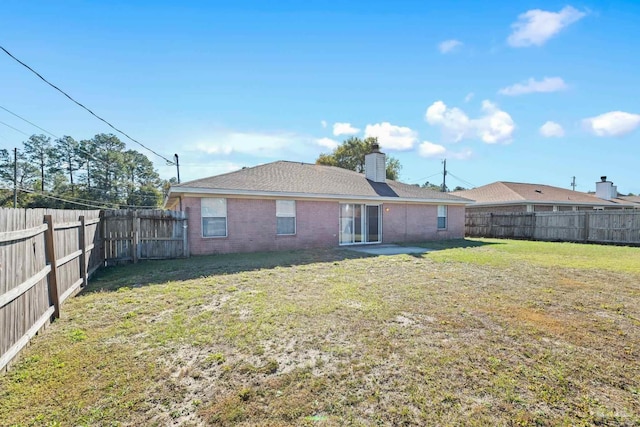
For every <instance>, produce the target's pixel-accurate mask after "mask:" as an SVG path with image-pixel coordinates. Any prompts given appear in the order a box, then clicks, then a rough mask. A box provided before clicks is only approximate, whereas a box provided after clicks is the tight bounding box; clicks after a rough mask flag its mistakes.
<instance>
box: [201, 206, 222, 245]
mask: <svg viewBox="0 0 640 427" xmlns="http://www.w3.org/2000/svg"><path fill="white" fill-rule="evenodd" d="M200 213H201V217H202V237H226V236H227V199H223V198H213V197H203V198H202V199H200Z"/></svg>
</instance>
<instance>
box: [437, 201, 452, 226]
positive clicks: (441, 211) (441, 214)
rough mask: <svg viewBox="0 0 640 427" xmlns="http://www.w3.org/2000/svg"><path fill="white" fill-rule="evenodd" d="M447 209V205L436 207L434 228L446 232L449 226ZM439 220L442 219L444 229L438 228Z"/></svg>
mask: <svg viewBox="0 0 640 427" xmlns="http://www.w3.org/2000/svg"><path fill="white" fill-rule="evenodd" d="M448 211H449V209H447V205H438V219H437V223H436V227H437V229H438V230H446V229H447V227H448V226H449V224H448V223H449V212H448ZM440 218H444V227H440Z"/></svg>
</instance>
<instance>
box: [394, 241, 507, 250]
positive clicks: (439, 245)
mask: <svg viewBox="0 0 640 427" xmlns="http://www.w3.org/2000/svg"><path fill="white" fill-rule="evenodd" d="M504 244H505V243H503V242H495V241H493V242H487V241H484V240H470V239H450V240H434V241H430V242H422V243H412V244H410V243H406V244H405V245H406V246H417V247H419V248H427V249H433V250H436V251H441V250H445V249H457V248H477V247H481V246H487V245H504Z"/></svg>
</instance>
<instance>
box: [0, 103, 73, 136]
mask: <svg viewBox="0 0 640 427" xmlns="http://www.w3.org/2000/svg"><path fill="white" fill-rule="evenodd" d="M0 108H1V109H3V110H4V111H6V112H7V113H9V114H12V115H14V116H15V117H17V118H19V119H20V120H22V121H25V122H27V123H29V124H30V125H31V126H33V127H37V128H38V129H40V130H41V131H43V132H44V133H47V134H49V135H51V136H52V137H54V138H58V139H59V138H60V137H59V136H56V135H54V134H52V133H51V132H49V131H48V130H46V129H43V128H41V127H40V126H38V125H37V124H35V123H32V122H30V121H29V120H27V119H25V118H24V117H21V116H19V115H17V114H16V113H14V112H13V111H10V110H8V109H6V108H5V107H3V106H2V105H0Z"/></svg>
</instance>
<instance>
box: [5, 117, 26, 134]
mask: <svg viewBox="0 0 640 427" xmlns="http://www.w3.org/2000/svg"><path fill="white" fill-rule="evenodd" d="M0 124H3V125H5V126H6V127H8V128H10V129H13V130H15V131H16V132H18V133H21V134H23V135H26V136H31V135H29V134H27V133H26V132H22V131H21V130H20V129H17V128H14V127H13V126H11V125H9V124H7V123H5V122H3V121H2V120H0Z"/></svg>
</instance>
